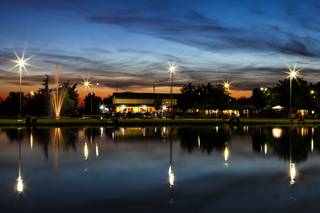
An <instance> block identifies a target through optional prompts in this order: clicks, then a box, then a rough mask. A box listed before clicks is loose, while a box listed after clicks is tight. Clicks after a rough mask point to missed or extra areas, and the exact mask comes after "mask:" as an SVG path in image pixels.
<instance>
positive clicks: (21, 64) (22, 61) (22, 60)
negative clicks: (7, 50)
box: [12, 51, 31, 116]
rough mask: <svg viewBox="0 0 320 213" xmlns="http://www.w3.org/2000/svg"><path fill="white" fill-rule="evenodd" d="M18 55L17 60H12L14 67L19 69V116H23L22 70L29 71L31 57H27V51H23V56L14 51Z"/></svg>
mask: <svg viewBox="0 0 320 213" xmlns="http://www.w3.org/2000/svg"><path fill="white" fill-rule="evenodd" d="M14 54H15V56H16V60H13V61H12V62H14V63H15V65H14V66H13V69H15V68H18V70H19V86H20V87H19V95H20V97H19V116H21V113H22V72H23V71H25V72H28V70H27V67H28V66H30V64H29V63H28V61H29V60H30V58H31V57H28V58H26V57H25V52H24V51H23V52H22V55H21V57H20V56H19V55H18V54H17V53H14Z"/></svg>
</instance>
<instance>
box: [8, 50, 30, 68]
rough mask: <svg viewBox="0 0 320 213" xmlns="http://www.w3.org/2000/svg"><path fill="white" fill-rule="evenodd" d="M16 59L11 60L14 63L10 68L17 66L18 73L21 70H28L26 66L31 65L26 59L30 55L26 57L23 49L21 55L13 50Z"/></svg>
mask: <svg viewBox="0 0 320 213" xmlns="http://www.w3.org/2000/svg"><path fill="white" fill-rule="evenodd" d="M14 54H15V56H16V60H12V62H14V63H15V65H14V66H13V67H12V69H15V68H18V69H19V73H21V72H23V71H24V72H28V69H27V67H28V66H31V64H29V63H28V61H29V60H30V59H31V57H32V56H30V57H28V58H26V57H25V51H23V52H22V54H21V57H20V56H19V55H18V54H17V53H16V52H15V53H14Z"/></svg>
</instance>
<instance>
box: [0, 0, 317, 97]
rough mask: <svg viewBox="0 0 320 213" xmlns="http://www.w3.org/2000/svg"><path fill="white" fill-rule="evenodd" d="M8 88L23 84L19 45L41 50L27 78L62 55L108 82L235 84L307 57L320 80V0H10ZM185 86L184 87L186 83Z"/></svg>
mask: <svg viewBox="0 0 320 213" xmlns="http://www.w3.org/2000/svg"><path fill="white" fill-rule="evenodd" d="M0 8H1V9H0V24H1V31H0V39H1V42H0V81H1V82H3V83H2V84H1V86H0V90H2V91H5V90H8V89H9V88H13V86H15V87H16V84H17V83H18V81H17V80H18V78H17V72H16V71H14V70H10V68H11V67H12V62H10V59H14V54H13V51H17V52H18V53H19V52H21V51H22V50H23V49H24V48H25V49H26V52H27V55H32V56H33V58H32V61H31V63H32V64H33V66H32V67H31V68H30V72H29V74H27V75H26V76H25V85H26V86H25V88H28V89H30V88H32V87H35V88H37V87H39V79H41V78H42V75H43V74H44V73H49V74H51V73H53V70H54V65H55V63H59V64H61V67H62V75H63V77H64V78H67V79H71V80H72V81H80V79H82V78H86V77H91V79H92V80H93V81H99V82H100V83H101V85H102V86H101V87H100V91H102V88H103V89H104V90H105V91H109V92H110V91H112V90H114V88H115V87H119V88H120V89H122V90H131V91H142V90H146V91H150V88H152V85H154V84H155V85H157V86H158V88H159V91H160V90H161V88H162V90H164V89H166V88H167V86H168V84H169V81H168V74H167V72H166V68H167V64H168V62H173V61H174V62H176V63H177V65H178V66H179V71H178V73H177V75H176V85H177V86H180V85H182V84H184V83H186V82H194V83H200V82H201V83H202V82H203V83H207V82H212V83H217V82H221V81H222V80H224V79H229V80H231V81H232V85H233V88H234V90H248V89H251V88H252V87H253V86H260V85H265V86H268V85H273V84H275V83H276V82H277V80H278V79H282V78H284V77H285V74H284V72H285V71H286V65H287V64H291V63H298V64H299V66H300V67H301V68H303V69H304V70H303V72H302V74H303V75H304V77H305V78H306V79H307V80H312V81H316V79H317V75H318V71H319V70H318V67H319V66H318V65H319V62H318V61H319V59H320V40H319V39H320V37H319V35H320V34H319V32H320V25H319V23H320V16H319V13H318V11H319V10H320V2H319V1H311V0H310V1H308V0H307V1H301V0H300V1H298V0H290V1H289V0H265V1H262V0H260V1H259V0H237V1H231V0H229V1H228V0H225V1H223V0H221V1H214V0H207V1H204V0H190V1H187V0H184V1H173V0H158V1H152V0H145V1H144V0H141V1H124V0H114V1H113V0H108V1H101V0H90V1H87V0H78V1H62V0H56V1H49V0H46V1H43V0H27V1H26V0H21V1H18V0H2V1H1V7H0ZM176 89H178V87H177V88H176Z"/></svg>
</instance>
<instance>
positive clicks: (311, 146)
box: [310, 138, 314, 152]
mask: <svg viewBox="0 0 320 213" xmlns="http://www.w3.org/2000/svg"><path fill="white" fill-rule="evenodd" d="M313 148H314V142H313V138H311V145H310V150H311V152H313Z"/></svg>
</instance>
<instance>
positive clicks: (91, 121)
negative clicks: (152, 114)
mask: <svg viewBox="0 0 320 213" xmlns="http://www.w3.org/2000/svg"><path fill="white" fill-rule="evenodd" d="M228 123H229V122H228V120H226V119H211V118H206V119H205V118H178V119H160V118H155V119H139V118H132V119H119V122H118V124H119V125H162V124H181V125H188V124H190V125H197V124H199V125H200V124H204V125H205V124H208V125H209V124H228ZM294 123H295V124H300V123H298V121H297V120H295V121H294ZM240 124H291V121H290V120H289V119H282V118H279V119H278V118H241V119H240ZM308 124H320V119H305V120H304V122H303V123H302V124H301V125H308ZM0 125H2V126H6V125H8V126H19V125H25V124H24V121H23V120H18V119H0ZM36 125H39V126H42V125H65V126H67V125H68V126H69V125H113V122H112V121H111V120H110V119H103V120H100V119H96V118H63V119H60V120H56V119H52V118H40V119H38V120H37V124H36Z"/></svg>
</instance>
